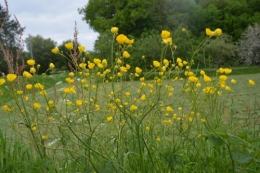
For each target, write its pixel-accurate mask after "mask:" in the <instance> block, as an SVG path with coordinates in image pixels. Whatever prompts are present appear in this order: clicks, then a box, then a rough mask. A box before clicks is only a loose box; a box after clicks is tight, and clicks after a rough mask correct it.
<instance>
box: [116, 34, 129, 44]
mask: <svg viewBox="0 0 260 173" xmlns="http://www.w3.org/2000/svg"><path fill="white" fill-rule="evenodd" d="M127 39H128V38H127V36H125V35H124V34H120V35H118V36H117V37H116V41H117V43H118V44H125V43H126V41H127Z"/></svg>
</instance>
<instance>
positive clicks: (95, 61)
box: [93, 58, 101, 65]
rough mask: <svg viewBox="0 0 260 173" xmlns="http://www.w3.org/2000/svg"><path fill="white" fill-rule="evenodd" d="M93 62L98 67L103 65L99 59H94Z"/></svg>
mask: <svg viewBox="0 0 260 173" xmlns="http://www.w3.org/2000/svg"><path fill="white" fill-rule="evenodd" d="M93 62H94V63H95V64H96V65H98V64H100V63H101V60H100V59H98V58H94V59H93Z"/></svg>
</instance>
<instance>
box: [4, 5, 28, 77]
mask: <svg viewBox="0 0 260 173" xmlns="http://www.w3.org/2000/svg"><path fill="white" fill-rule="evenodd" d="M5 5H6V9H5V8H4V7H2V5H0V70H1V71H4V72H8V73H19V71H21V67H22V68H23V67H24V65H22V66H21V64H23V61H22V58H21V52H22V49H23V47H22V45H21V34H22V32H23V31H24V28H22V27H21V26H20V24H19V22H18V20H17V19H16V17H15V20H13V19H11V17H10V15H9V13H8V4H7V1H5Z"/></svg>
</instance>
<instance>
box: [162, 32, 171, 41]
mask: <svg viewBox="0 0 260 173" xmlns="http://www.w3.org/2000/svg"><path fill="white" fill-rule="evenodd" d="M170 35H171V33H170V32H169V31H167V30H162V33H161V37H162V39H167V38H169V37H170Z"/></svg>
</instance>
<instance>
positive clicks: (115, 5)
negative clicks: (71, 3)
mask: <svg viewBox="0 0 260 173" xmlns="http://www.w3.org/2000/svg"><path fill="white" fill-rule="evenodd" d="M151 3H152V2H150V1H148V0H144V1H139V0H122V1H116V0H109V1H104V0H89V1H88V4H87V5H86V6H85V7H84V8H82V9H81V10H80V13H81V14H83V15H84V19H85V20H86V22H87V23H88V24H89V25H90V26H91V27H92V28H93V29H94V30H95V31H97V32H99V33H103V32H105V31H106V30H107V28H111V27H112V26H117V27H120V29H122V31H124V33H125V34H129V33H131V34H133V35H140V33H141V32H142V30H143V29H144V28H151V27H152V23H151V14H150V13H149V8H150V7H151Z"/></svg>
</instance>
